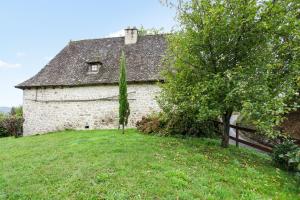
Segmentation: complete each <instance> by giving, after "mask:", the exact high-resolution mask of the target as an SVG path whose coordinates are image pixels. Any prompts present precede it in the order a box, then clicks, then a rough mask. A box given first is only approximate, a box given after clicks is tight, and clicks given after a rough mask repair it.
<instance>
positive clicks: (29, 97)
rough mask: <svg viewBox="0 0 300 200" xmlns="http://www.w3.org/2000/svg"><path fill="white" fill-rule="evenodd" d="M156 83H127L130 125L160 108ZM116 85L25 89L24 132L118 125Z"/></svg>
mask: <svg viewBox="0 0 300 200" xmlns="http://www.w3.org/2000/svg"><path fill="white" fill-rule="evenodd" d="M159 90H160V89H159V87H158V86H157V85H156V84H130V85H128V99H129V105H130V113H131V114H130V117H129V124H128V127H134V126H135V123H136V121H137V120H140V119H141V117H142V116H145V115H147V114H149V113H151V112H154V111H158V110H159V107H158V105H157V102H156V101H155V97H156V96H157V95H158V93H159ZM118 93H119V88H118V86H116V85H102V86H86V87H64V88H46V89H25V90H24V95H23V96H24V99H23V109H24V118H25V122H24V135H32V134H41V133H46V132H52V131H57V130H65V129H78V130H81V129H110V128H118V107H119V103H118Z"/></svg>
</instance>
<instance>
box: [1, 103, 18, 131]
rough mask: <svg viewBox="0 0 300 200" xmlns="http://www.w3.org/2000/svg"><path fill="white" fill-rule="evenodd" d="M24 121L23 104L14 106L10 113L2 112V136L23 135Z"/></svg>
mask: <svg viewBox="0 0 300 200" xmlns="http://www.w3.org/2000/svg"><path fill="white" fill-rule="evenodd" d="M23 122H24V119H23V109H22V106H19V107H12V109H11V112H10V113H9V114H8V115H7V114H0V137H8V136H15V137H20V136H22V133H23Z"/></svg>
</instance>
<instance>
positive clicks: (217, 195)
mask: <svg viewBox="0 0 300 200" xmlns="http://www.w3.org/2000/svg"><path fill="white" fill-rule="evenodd" d="M126 133H127V134H126V135H125V136H124V135H120V134H118V131H117V130H101V131H100V130H93V131H68V132H66V131H64V132H58V133H53V134H46V135H40V136H35V137H23V138H19V139H17V140H13V139H11V138H1V139H0V149H1V150H0V172H1V173H0V199H10V200H14V199H16V200H17V199H162V200H163V199H186V200H190V199H216V200H217V199H239V200H249V199H285V200H289V199H290V200H295V199H299V192H300V188H299V185H296V182H295V181H296V180H295V178H294V177H293V175H292V174H290V173H286V172H285V171H283V170H280V169H275V168H274V166H273V165H272V162H271V161H270V159H269V158H268V156H266V155H262V154H259V153H255V152H254V151H251V150H247V149H242V148H240V149H237V148H235V147H230V148H229V150H224V149H222V148H220V147H219V142H218V141H216V140H214V139H206V138H201V139H199V138H188V139H182V138H174V137H158V136H155V135H151V136H148V135H143V134H139V133H138V132H137V131H136V130H133V129H129V130H127V132H126Z"/></svg>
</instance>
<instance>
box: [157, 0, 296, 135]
mask: <svg viewBox="0 0 300 200" xmlns="http://www.w3.org/2000/svg"><path fill="white" fill-rule="evenodd" d="M298 10H299V1H293V0H284V1H283V0H281V1H279V0H278V1H271V0H191V1H184V2H181V4H180V7H179V8H178V16H177V19H178V22H179V31H178V32H176V33H174V34H172V35H170V36H169V37H168V41H169V50H168V57H167V58H166V66H167V68H166V70H165V71H164V76H165V78H166V84H164V85H163V86H162V87H163V92H162V99H163V109H164V110H166V111H167V112H171V111H172V110H174V109H176V110H181V111H185V110H194V111H195V110H196V111H197V117H198V118H199V119H203V120H204V119H213V118H217V117H220V116H223V115H225V114H226V113H229V114H232V112H234V111H238V112H242V113H246V115H247V116H248V117H250V118H251V119H253V120H254V122H255V124H256V125H257V126H258V127H259V128H261V129H263V130H265V131H266V133H269V135H274V132H273V129H272V127H273V126H274V125H278V124H279V123H280V121H281V120H282V115H283V114H284V113H285V112H287V111H289V110H290V109H293V108H295V107H296V105H291V104H290V103H291V101H292V99H293V98H295V95H297V91H298V90H299V86H297V80H298V83H299V79H300V78H299V66H300V62H299V55H300V54H299V52H300V45H299V44H300V43H299V41H300V35H299V33H300V29H299V26H300V24H299V14H298Z"/></svg>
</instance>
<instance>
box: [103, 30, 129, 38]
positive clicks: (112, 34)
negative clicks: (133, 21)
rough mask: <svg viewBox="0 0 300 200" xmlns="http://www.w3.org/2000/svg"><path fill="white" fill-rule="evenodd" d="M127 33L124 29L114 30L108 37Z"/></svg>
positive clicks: (121, 35)
mask: <svg viewBox="0 0 300 200" xmlns="http://www.w3.org/2000/svg"><path fill="white" fill-rule="evenodd" d="M124 35H125V32H124V29H122V30H119V31H116V32H113V33H111V34H109V35H107V36H106V37H123V36H124Z"/></svg>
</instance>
